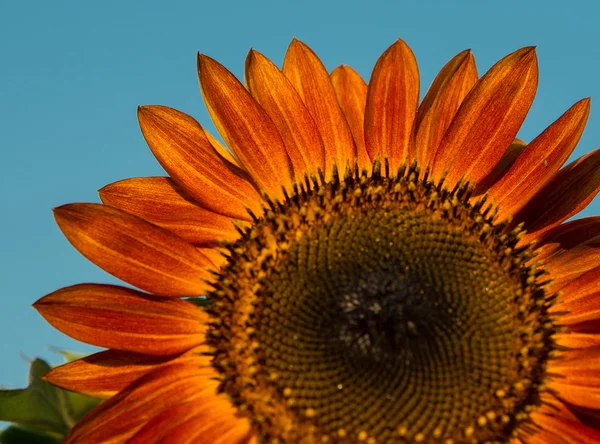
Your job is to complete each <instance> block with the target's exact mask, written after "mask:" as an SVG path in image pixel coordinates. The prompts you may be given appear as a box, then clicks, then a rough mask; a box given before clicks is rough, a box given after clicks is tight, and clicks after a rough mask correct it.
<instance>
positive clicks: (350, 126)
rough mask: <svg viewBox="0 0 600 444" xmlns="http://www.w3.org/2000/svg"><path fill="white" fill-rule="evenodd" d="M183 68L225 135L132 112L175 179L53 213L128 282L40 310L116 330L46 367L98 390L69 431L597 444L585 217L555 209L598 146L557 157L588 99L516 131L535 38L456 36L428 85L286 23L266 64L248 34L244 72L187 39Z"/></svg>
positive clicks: (598, 399)
mask: <svg viewBox="0 0 600 444" xmlns="http://www.w3.org/2000/svg"><path fill="white" fill-rule="evenodd" d="M198 73H199V78H200V86H201V90H202V94H203V97H204V100H205V103H206V106H207V108H208V110H209V113H210V115H211V117H212V119H213V121H214V123H215V125H216V127H217V129H218V131H219V133H220V135H221V136H222V138H223V140H224V141H225V142H226V144H227V147H228V149H226V148H224V147H223V146H222V145H221V144H220V143H219V142H218V141H217V139H215V138H214V137H213V136H212V135H210V134H209V133H208V132H207V131H206V130H205V129H204V128H203V127H202V126H201V125H200V124H199V123H198V122H196V121H195V120H194V119H192V118H191V117H189V116H188V115H186V114H184V113H181V112H179V111H176V110H174V109H171V108H166V107H162V106H147V107H141V108H140V109H139V112H138V117H139V121H140V126H141V129H142V132H143V134H144V137H145V139H146V141H147V143H148V145H149V146H150V149H151V150H152V152H153V153H154V155H155V156H156V158H157V159H158V161H159V162H160V164H161V165H162V166H163V167H164V169H165V170H166V171H167V173H168V174H169V177H147V178H134V179H126V180H123V181H120V182H117V183H113V184H111V185H108V186H106V187H105V188H103V189H102V190H100V196H101V199H102V201H103V204H102V205H99V204H69V205H65V206H62V207H59V208H57V209H56V210H55V215H56V219H57V222H58V224H59V226H60V228H61V229H62V230H63V232H64V234H65V235H66V237H67V238H68V239H69V241H70V242H71V243H72V244H73V245H74V246H75V247H76V248H77V249H78V250H79V251H80V252H81V253H82V254H83V255H85V256H86V257H87V258H88V259H90V260H91V261H93V262H94V263H95V264H97V265H98V266H100V267H102V268H103V269H105V270H106V271H108V272H109V273H111V274H113V275H114V276H116V277H118V278H120V279H122V280H123V281H125V282H126V283H128V284H131V285H133V286H135V287H137V288H138V289H139V290H141V291H139V290H134V289H131V288H126V287H119V286H111V285H101V284H80V285H75V286H73V287H68V288H63V289H60V290H58V291H56V292H54V293H52V294H49V295H47V296H45V297H44V298H42V299H40V300H39V301H38V302H37V303H36V304H35V307H36V308H37V309H38V310H39V311H40V312H41V314H42V315H43V316H44V317H45V318H46V319H47V320H48V321H49V322H50V323H51V324H52V325H54V326H55V327H56V328H58V329H60V330H61V331H63V332H64V333H66V334H68V335H70V336H72V337H74V338H76V339H79V340H81V341H84V342H88V343H90V344H95V345H98V346H100V347H105V348H107V349H108V350H106V351H103V352H100V353H96V354H94V355H92V356H90V357H87V358H84V359H82V360H79V361H76V362H73V363H69V364H66V365H64V366H61V367H58V368H56V369H54V370H53V371H51V372H50V373H49V374H48V375H47V378H48V380H50V381H51V382H53V383H54V384H56V385H59V386H61V387H64V388H67V389H70V390H74V391H79V392H82V393H86V394H91V395H95V396H102V397H106V398H108V399H107V400H106V401H105V402H104V403H103V404H101V405H100V406H99V407H98V408H96V409H95V410H94V411H92V412H90V413H89V414H88V415H87V416H86V417H85V418H84V419H83V420H82V421H81V422H80V423H79V424H78V425H77V426H76V427H75V428H74V429H73V431H72V432H71V434H70V435H69V437H68V438H67V442H122V441H126V440H131V442H139V443H148V442H158V441H161V440H164V441H165V442H215V443H235V442H271V441H274V442H303V443H304V442H306V443H313V442H314V443H320V442H362V441H364V442H367V443H379V442H441V443H458V442H507V441H510V442H514V443H530V442H559V441H560V440H563V441H564V442H583V441H585V440H591V441H597V440H600V431H599V430H598V426H597V424H598V422H597V411H598V409H599V408H600V374H599V371H598V364H597V362H598V359H597V358H598V356H599V355H600V330H599V328H598V320H599V319H600V318H599V316H600V315H599V310H598V307H599V301H600V299H599V297H600V294H599V293H598V288H600V253H599V252H598V251H599V250H598V249H597V241H598V235H599V233H600V220H599V219H598V218H596V217H591V218H584V219H579V220H575V221H571V222H566V223H565V221H566V220H567V219H568V218H570V217H571V216H573V215H575V214H577V213H578V212H579V211H580V210H581V209H582V208H584V207H585V206H586V205H587V204H588V203H589V202H590V201H591V200H592V199H593V197H594V196H595V195H596V194H597V192H598V190H599V189H600V150H597V151H593V152H591V153H589V154H588V155H586V156H584V157H582V158H580V159H578V160H577V161H575V162H573V163H571V164H569V165H567V166H566V167H564V168H562V169H561V166H562V165H563V164H564V163H565V161H566V160H567V158H568V157H569V155H570V154H571V153H572V151H573V149H574V148H575V146H576V144H577V142H578V140H579V138H580V136H581V133H582V132H583V128H584V126H585V123H586V120H587V116H588V113H589V100H588V99H584V100H582V101H580V102H577V103H576V104H575V105H573V106H572V107H571V108H570V109H569V110H567V111H566V112H565V114H563V115H562V116H561V117H560V118H558V119H557V120H556V121H555V122H554V123H552V124H551V125H550V126H549V127H548V128H547V129H546V130H544V131H543V132H542V133H541V134H540V135H539V136H538V137H536V138H535V139H534V140H532V141H531V142H530V143H528V144H526V143H524V142H522V141H520V140H518V139H517V138H516V136H517V132H518V130H519V128H520V126H521V124H522V122H523V120H524V119H525V117H526V114H527V112H528V110H529V108H530V106H531V103H532V101H533V98H534V95H535V92H536V88H537V60H536V56H535V51H534V49H533V48H523V49H521V50H518V51H515V52H514V53H512V54H509V55H508V56H506V57H504V58H503V59H501V60H500V61H499V62H498V63H496V64H495V65H494V66H493V67H492V68H491V69H490V70H489V71H488V72H487V73H486V74H485V75H483V76H482V77H481V78H478V74H477V70H476V67H475V62H474V58H473V56H472V54H471V53H470V52H469V51H464V52H462V53H460V54H458V55H457V56H456V57H454V58H453V59H452V60H450V61H449V62H448V63H447V64H446V65H445V66H444V67H443V68H442V70H441V71H440V73H439V74H438V76H437V77H436V79H435V80H434V82H433V84H432V86H431V88H430V89H429V91H428V92H427V94H426V96H425V98H424V99H423V101H422V102H421V103H420V104H419V75H418V69H417V64H416V61H415V57H414V55H413V53H412V51H411V50H410V48H409V47H408V46H407V45H406V44H405V43H404V42H403V41H401V40H398V41H396V42H395V43H394V44H393V45H392V46H390V48H388V49H387V50H386V51H385V52H384V54H383V55H382V56H381V57H380V58H379V60H378V61H377V63H376V65H375V68H374V70H373V74H372V76H371V79H370V81H369V83H368V84H366V83H365V82H364V81H363V80H362V79H361V77H360V76H359V75H358V74H357V73H356V72H355V71H353V70H352V69H351V68H349V67H347V66H341V67H339V68H337V69H335V70H334V71H333V72H332V73H331V74H329V73H328V72H327V71H326V69H325V67H324V66H323V64H322V63H321V62H320V60H319V59H318V57H317V56H316V55H315V53H314V52H313V51H312V50H311V49H310V48H308V47H307V46H306V45H304V44H303V43H301V42H299V41H297V40H294V41H293V42H292V43H291V45H290V47H289V49H288V52H287V54H286V57H285V60H284V64H283V68H282V69H281V70H280V69H279V68H278V67H277V66H275V65H274V64H273V63H271V62H270V61H269V60H268V59H267V58H265V57H264V56H263V55H261V54H260V53H258V52H256V51H251V52H250V53H249V55H248V58H247V60H246V69H245V79H244V80H245V86H244V85H242V83H240V81H239V80H237V79H236V78H235V77H234V76H233V75H232V74H231V73H230V72H229V71H227V70H226V69H225V68H224V67H223V66H221V65H220V64H219V63H218V62H216V61H215V60H213V59H211V58H209V57H207V56H204V55H200V56H199V57H198ZM200 296H206V298H199V297H200ZM182 298H186V299H185V300H184V299H182ZM198 305H201V306H202V307H198ZM561 442H562V441H561Z"/></svg>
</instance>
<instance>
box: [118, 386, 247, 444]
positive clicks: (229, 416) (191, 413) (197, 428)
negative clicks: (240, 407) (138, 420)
mask: <svg viewBox="0 0 600 444" xmlns="http://www.w3.org/2000/svg"><path fill="white" fill-rule="evenodd" d="M215 428H218V429H219V433H218V434H214V433H211V431H213V432H214V431H215ZM231 434H234V435H235V438H236V439H229V440H226V441H221V442H223V443H245V442H248V441H249V439H250V438H251V437H252V430H251V428H250V425H249V423H248V420H246V419H243V418H240V417H237V416H236V409H235V408H234V407H233V406H232V405H231V403H230V402H229V401H228V400H227V399H226V398H225V397H224V396H217V395H212V396H210V395H209V396H206V397H203V398H200V399H197V400H194V401H191V402H187V403H185V404H180V405H177V406H175V407H173V408H171V409H169V410H166V411H164V412H162V413H161V414H160V415H158V416H156V417H154V418H152V420H150V421H149V422H148V423H147V424H146V425H145V426H144V427H143V428H142V429H140V431H139V432H137V433H136V434H135V436H133V437H132V439H131V440H130V441H129V444H154V443H161V442H164V443H169V442H177V443H188V442H189V443H194V442H210V443H217V442H219V440H222V439H223V438H224V437H225V435H229V437H230V438H234V436H232V435H231Z"/></svg>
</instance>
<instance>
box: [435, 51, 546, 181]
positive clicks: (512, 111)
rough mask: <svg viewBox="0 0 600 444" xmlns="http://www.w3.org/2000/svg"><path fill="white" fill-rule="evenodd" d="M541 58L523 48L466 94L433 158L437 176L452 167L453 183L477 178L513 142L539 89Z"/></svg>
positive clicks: (483, 175)
mask: <svg viewBox="0 0 600 444" xmlns="http://www.w3.org/2000/svg"><path fill="white" fill-rule="evenodd" d="M537 81H538V71H537V58H536V56H535V51H534V50H533V48H523V49H520V50H518V51H515V52H513V53H512V54H510V55H508V56H506V57H504V58H503V59H502V60H500V61H499V62H498V63H496V64H495V65H494V66H493V67H492V68H491V69H490V70H489V71H488V72H487V73H486V74H485V75H484V76H483V77H482V78H481V79H479V81H478V82H477V83H476V84H475V86H474V87H473V89H472V90H471V92H470V93H469V94H468V95H467V97H466V98H465V100H464V102H463V104H462V105H461V107H460V108H459V110H458V112H457V113H456V116H455V117H454V119H453V121H452V123H451V124H450V127H449V128H448V131H446V134H445V135H444V137H443V138H442V141H441V142H440V146H439V148H438V151H437V153H436V156H435V159H434V161H433V176H434V177H435V178H439V177H441V176H442V174H443V173H444V171H448V176H447V184H448V186H449V187H450V188H452V187H453V186H454V184H456V182H458V180H459V179H460V178H461V177H463V176H465V177H466V178H467V179H468V180H470V181H473V182H478V181H479V180H481V179H483V178H484V177H486V176H487V175H488V174H489V172H490V171H492V170H493V169H494V167H495V166H496V164H497V163H498V161H499V160H500V159H501V158H502V156H503V155H504V152H505V151H506V149H507V147H508V146H509V145H510V144H511V143H512V142H513V140H514V139H515V137H516V135H517V131H518V130H519V128H520V127H521V124H522V123H523V120H525V116H526V115H527V112H528V111H529V107H530V106H531V103H532V102H533V97H534V96H535V91H536V89H537Z"/></svg>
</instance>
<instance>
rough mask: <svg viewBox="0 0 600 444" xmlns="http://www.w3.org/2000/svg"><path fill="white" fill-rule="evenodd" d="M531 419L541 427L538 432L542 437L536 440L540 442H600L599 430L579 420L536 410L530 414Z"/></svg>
mask: <svg viewBox="0 0 600 444" xmlns="http://www.w3.org/2000/svg"><path fill="white" fill-rule="evenodd" d="M531 419H532V421H533V423H534V424H536V425H537V426H539V427H540V428H541V429H542V430H541V431H540V432H539V434H540V435H541V437H542V438H541V439H540V440H538V441H536V442H538V443H540V444H541V443H544V444H554V443H556V444H582V443H593V442H600V432H598V431H596V430H594V429H592V428H590V427H587V426H585V425H583V424H581V423H579V422H575V421H571V420H568V419H565V418H561V417H560V416H550V415H545V414H541V413H537V412H533V413H532V414H531ZM525 442H529V441H525Z"/></svg>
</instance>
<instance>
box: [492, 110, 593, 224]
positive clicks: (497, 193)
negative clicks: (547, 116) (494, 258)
mask: <svg viewBox="0 0 600 444" xmlns="http://www.w3.org/2000/svg"><path fill="white" fill-rule="evenodd" d="M589 113H590V100H589V99H584V100H581V101H580V102H577V103H576V104H575V105H573V106H572V107H571V108H570V109H569V110H568V111H567V112H566V113H564V114H563V115H562V116H561V117H560V118H559V119H558V120H556V121H555V122H554V123H553V124H552V125H550V126H549V127H548V128H547V129H546V130H545V131H544V132H543V133H542V134H540V135H539V136H538V137H536V138H535V139H533V140H532V141H531V143H530V144H529V145H527V148H525V150H524V151H523V153H521V155H520V156H519V157H518V158H517V159H516V161H515V162H514V164H513V165H512V167H511V168H510V170H508V172H507V173H506V174H505V175H504V176H503V177H502V179H500V180H499V181H498V182H497V183H496V184H495V185H494V186H492V188H491V189H490V197H491V199H492V200H494V201H495V202H496V203H498V204H500V211H499V213H498V221H502V220H505V219H507V218H508V217H510V216H512V215H513V214H515V213H516V212H517V211H519V210H520V209H521V208H523V207H524V206H525V204H526V203H527V202H528V201H529V200H530V199H531V198H532V197H533V196H534V195H535V193H536V192H538V191H539V190H540V189H541V188H542V187H543V186H544V185H545V184H546V183H548V181H549V180H550V179H551V177H552V175H553V174H554V173H555V172H556V171H558V169H559V168H560V167H561V166H562V165H563V163H565V161H566V160H567V158H568V157H569V156H570V155H571V153H572V152H573V150H574V149H575V146H576V145H577V143H578V142H579V138H580V137H581V134H582V133H583V128H584V127H585V124H586V122H587V118H588V115H589Z"/></svg>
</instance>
